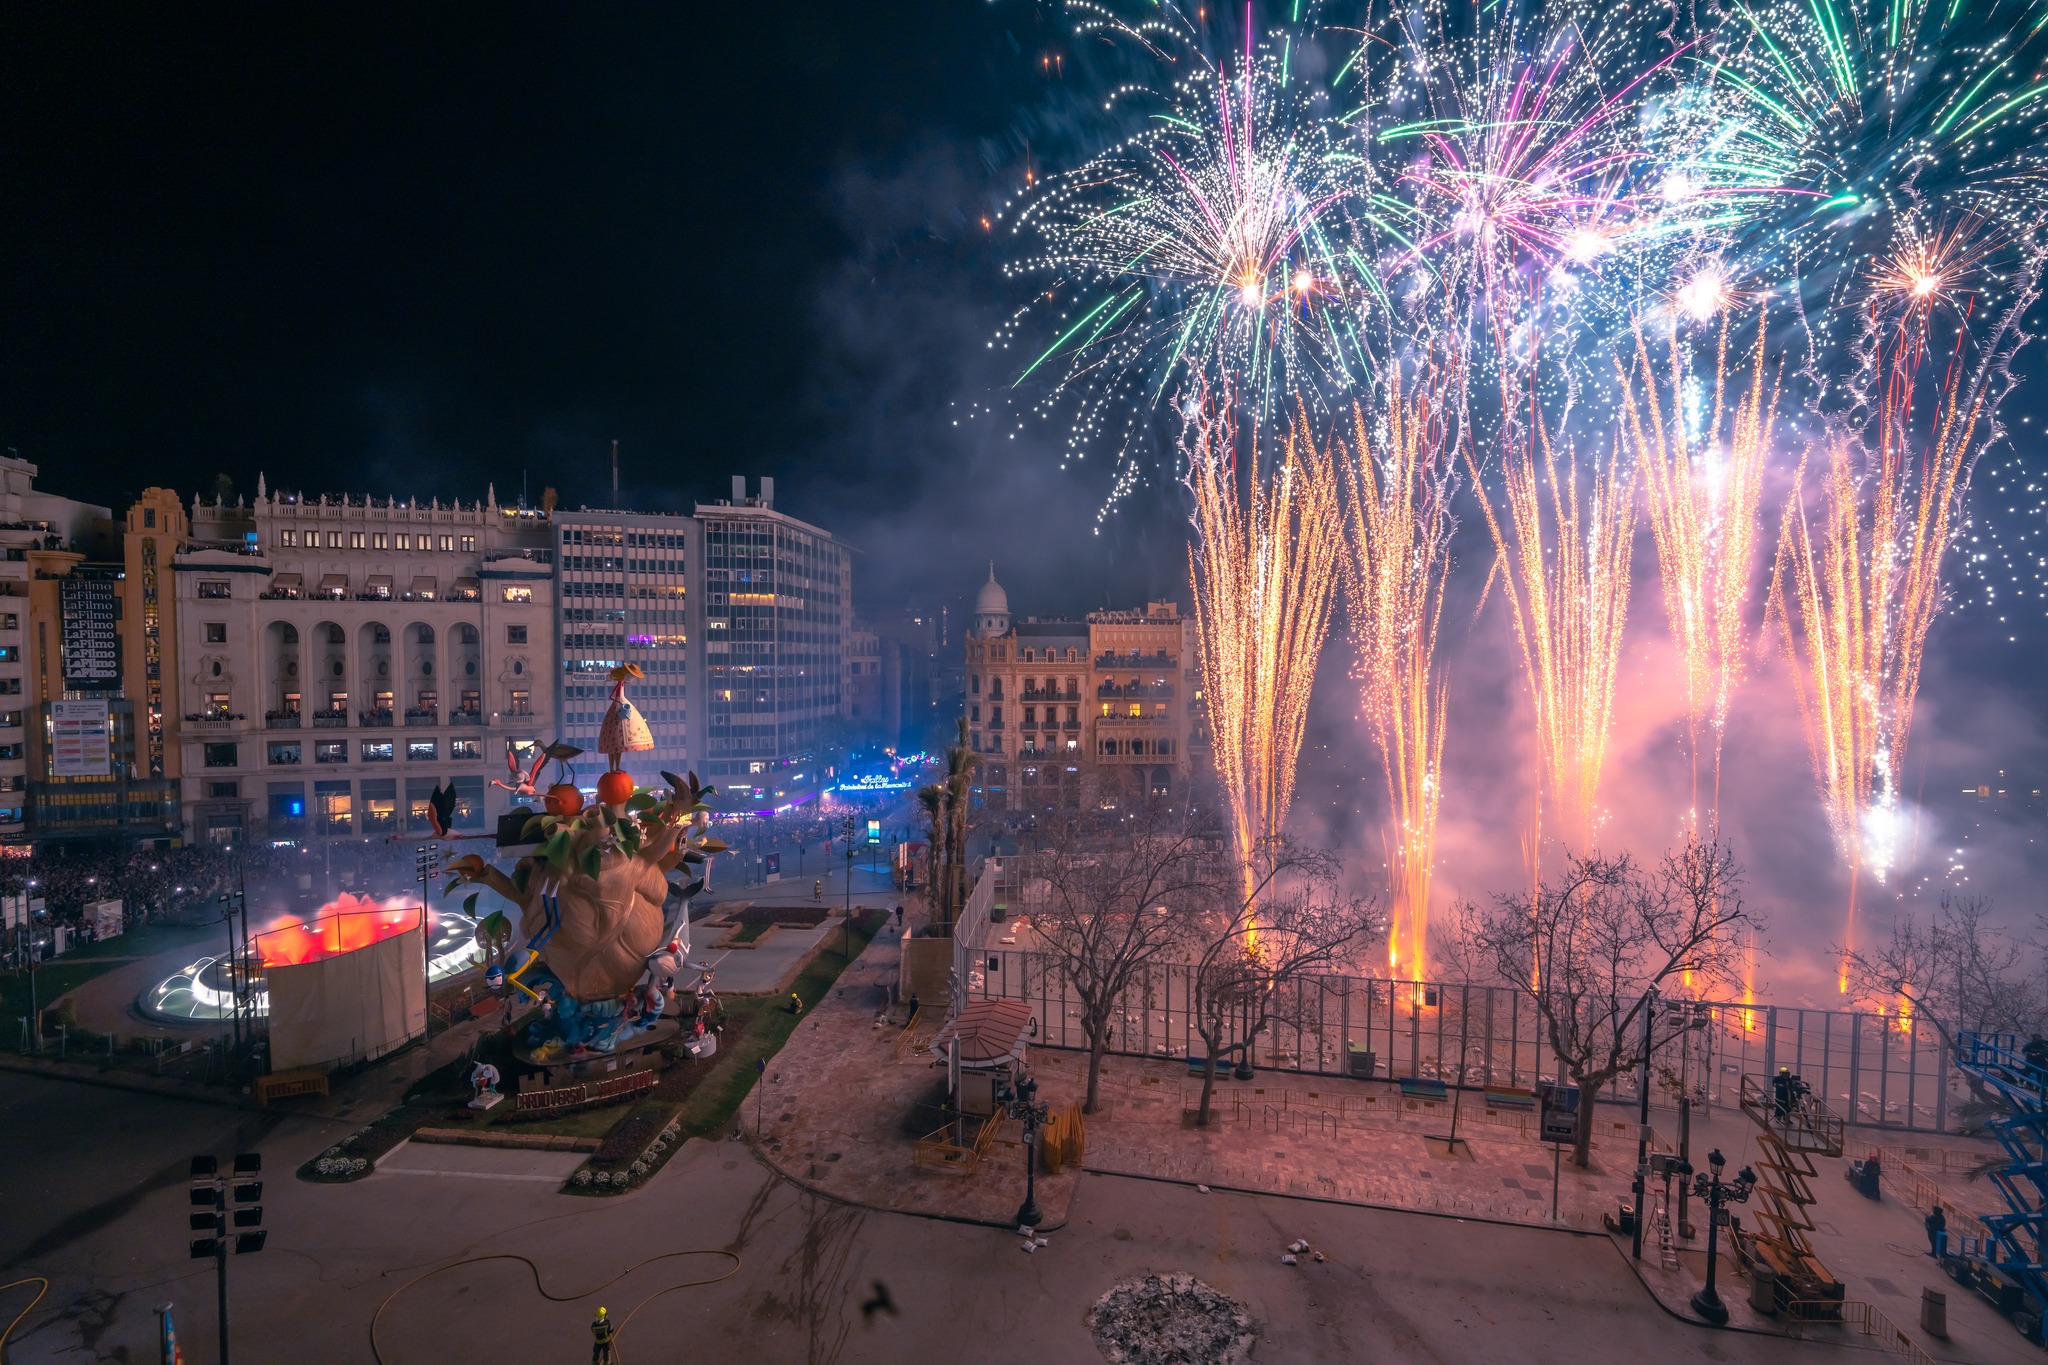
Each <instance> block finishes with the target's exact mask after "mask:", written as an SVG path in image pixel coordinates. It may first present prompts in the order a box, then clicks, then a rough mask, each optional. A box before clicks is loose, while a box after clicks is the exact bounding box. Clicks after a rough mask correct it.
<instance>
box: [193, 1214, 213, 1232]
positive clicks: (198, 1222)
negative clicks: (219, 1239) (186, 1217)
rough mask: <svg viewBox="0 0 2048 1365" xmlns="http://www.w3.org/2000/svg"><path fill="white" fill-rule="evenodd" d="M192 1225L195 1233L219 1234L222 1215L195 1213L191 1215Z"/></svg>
mask: <svg viewBox="0 0 2048 1365" xmlns="http://www.w3.org/2000/svg"><path fill="white" fill-rule="evenodd" d="M190 1225H191V1228H192V1231H194V1232H219V1231H220V1215H219V1214H214V1213H195V1214H193V1215H191V1218H190Z"/></svg>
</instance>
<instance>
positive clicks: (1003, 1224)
mask: <svg viewBox="0 0 2048 1365" xmlns="http://www.w3.org/2000/svg"><path fill="white" fill-rule="evenodd" d="M743 1140H744V1141H745V1142H746V1144H747V1149H748V1150H749V1151H751V1152H753V1154H754V1156H755V1158H756V1159H757V1160H758V1161H760V1163H761V1164H762V1165H763V1166H766V1167H767V1168H768V1172H769V1174H771V1175H773V1176H774V1177H775V1178H776V1179H778V1180H782V1181H786V1182H788V1183H789V1184H791V1185H794V1186H796V1187H797V1188H798V1189H800V1190H802V1191H803V1192H804V1193H806V1194H811V1195H816V1196H817V1197H818V1198H820V1199H829V1200H830V1201H832V1202H833V1203H835V1204H838V1205H840V1206H841V1207H843V1208H849V1209H865V1210H866V1211H867V1212H869V1213H893V1214H899V1215H901V1216H902V1217H905V1218H929V1219H930V1220H932V1221H933V1222H935V1223H959V1224H961V1225H962V1226H964V1227H973V1228H995V1229H996V1230H997V1231H999V1232H1010V1233H1014V1232H1015V1231H1016V1230H1017V1225H1016V1224H1015V1223H1012V1222H1009V1221H1007V1220H1002V1221H998V1220H996V1219H993V1218H970V1217H968V1216H967V1215H966V1214H964V1213H937V1212H934V1211H933V1210H931V1209H892V1208H890V1207H889V1206H888V1205H886V1204H869V1203H864V1202H862V1201H861V1200H858V1199H849V1198H847V1197H846V1196H845V1195H843V1194H834V1193H833V1192H832V1191H831V1190H827V1189H821V1188H819V1187H818V1186H816V1185H813V1184H812V1183H811V1182H810V1181H808V1180H802V1179H799V1178H798V1177H796V1176H793V1175H791V1174H790V1173H789V1172H788V1171H785V1170H783V1169H782V1167H781V1166H779V1165H777V1164H776V1163H775V1162H774V1161H773V1160H771V1159H770V1158H769V1156H768V1154H767V1153H765V1152H763V1151H762V1150H761V1147H760V1145H759V1144H758V1143H756V1142H755V1141H754V1139H753V1138H752V1137H751V1136H749V1137H747V1138H745V1139H743ZM1080 1169H1081V1170H1082V1171H1084V1172H1085V1171H1086V1170H1087V1169H1088V1168H1087V1167H1085V1166H1083V1167H1081V1168H1080ZM1080 1192H1081V1187H1080V1185H1079V1184H1078V1183H1077V1184H1076V1185H1075V1187H1074V1193H1075V1194H1076V1195H1079V1194H1080ZM1072 1218H1073V1209H1072V1201H1071V1200H1070V1201H1069V1207H1068V1210H1067V1217H1065V1218H1062V1219H1060V1220H1059V1221H1058V1222H1056V1223H1040V1224H1039V1225H1038V1231H1040V1232H1058V1231H1059V1230H1060V1229H1061V1228H1064V1227H1065V1226H1066V1225H1067V1224H1068V1223H1069V1222H1070V1221H1071V1220H1072Z"/></svg>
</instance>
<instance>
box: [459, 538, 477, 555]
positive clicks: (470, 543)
mask: <svg viewBox="0 0 2048 1365" xmlns="http://www.w3.org/2000/svg"><path fill="white" fill-rule="evenodd" d="M462 552H463V553H464V554H474V553H476V537H475V536H464V537H463V538H462Z"/></svg>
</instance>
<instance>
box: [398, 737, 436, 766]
mask: <svg viewBox="0 0 2048 1365" xmlns="http://www.w3.org/2000/svg"><path fill="white" fill-rule="evenodd" d="M440 757H441V746H440V744H439V743H438V742H436V741H434V740H431V739H409V740H407V741H406V742H405V761H406V762H408V763H432V762H434V761H435V760H437V759H439V758H440Z"/></svg>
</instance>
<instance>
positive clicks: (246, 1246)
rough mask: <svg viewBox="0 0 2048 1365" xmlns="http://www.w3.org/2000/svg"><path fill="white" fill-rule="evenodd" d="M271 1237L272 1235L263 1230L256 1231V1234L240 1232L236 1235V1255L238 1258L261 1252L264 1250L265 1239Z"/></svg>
mask: <svg viewBox="0 0 2048 1365" xmlns="http://www.w3.org/2000/svg"><path fill="white" fill-rule="evenodd" d="M269 1236H270V1234H269V1233H268V1232H266V1231H264V1230H263V1229H262V1228H258V1229H256V1231H254V1232H238V1233H236V1234H235V1255H237V1256H246V1255H248V1254H250V1253H251V1252H256V1251H261V1250H263V1243H264V1241H265V1239H266V1238H268V1237H269Z"/></svg>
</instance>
